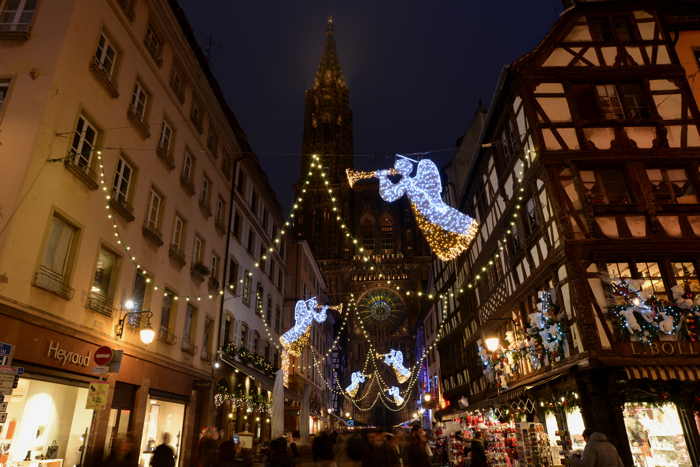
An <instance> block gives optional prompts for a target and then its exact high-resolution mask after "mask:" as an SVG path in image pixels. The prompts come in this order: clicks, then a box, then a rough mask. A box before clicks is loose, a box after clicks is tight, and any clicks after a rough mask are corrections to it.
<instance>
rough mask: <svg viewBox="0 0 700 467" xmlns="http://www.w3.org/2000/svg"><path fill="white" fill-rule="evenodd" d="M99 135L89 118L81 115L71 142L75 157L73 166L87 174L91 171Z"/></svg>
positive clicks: (72, 152)
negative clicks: (93, 153)
mask: <svg viewBox="0 0 700 467" xmlns="http://www.w3.org/2000/svg"><path fill="white" fill-rule="evenodd" d="M97 134H98V133H97V130H96V129H95V126H94V125H93V124H92V123H90V121H89V120H88V119H87V117H85V116H84V115H80V116H79V117H78V123H77V125H76V126H75V133H74V134H73V141H72V142H71V154H72V155H73V164H74V165H76V166H77V167H79V168H81V169H82V170H84V171H85V172H87V171H88V170H89V169H90V164H91V162H92V152H93V150H94V149H95V144H96V143H97Z"/></svg>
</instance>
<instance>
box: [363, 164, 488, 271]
mask: <svg viewBox="0 0 700 467" xmlns="http://www.w3.org/2000/svg"><path fill="white" fill-rule="evenodd" d="M396 157H397V159H396V162H395V163H394V168H393V169H392V170H378V171H376V172H375V176H376V177H377V178H378V179H379V194H380V195H381V197H382V199H383V200H384V201H386V202H388V203H392V202H394V201H396V200H397V199H399V198H401V197H402V196H404V195H406V196H407V197H408V199H409V200H410V201H411V208H412V210H413V215H414V216H415V218H416V223H417V224H418V227H419V228H420V229H421V230H422V231H423V235H425V239H426V240H427V242H428V244H429V245H430V248H431V249H432V250H433V252H435V254H436V255H437V257H438V258H440V259H441V260H443V261H447V260H450V259H453V258H455V257H457V256H458V255H459V254H460V253H461V252H462V251H464V250H466V249H467V248H468V247H469V245H470V244H471V242H472V240H473V239H474V236H475V235H476V233H477V231H478V228H479V226H478V223H477V222H476V220H474V219H472V218H471V217H469V216H467V215H466V214H463V213H461V212H459V211H458V210H457V209H455V208H453V207H451V206H449V205H447V204H446V203H445V202H444V201H443V200H442V181H441V180H440V172H439V170H438V168H437V166H436V165H435V163H434V162H433V161H431V160H429V159H423V160H421V161H414V160H413V159H409V158H407V157H404V156H402V155H400V154H397V155H396ZM414 164H417V168H416V175H415V176H413V177H411V173H412V172H413V165H414ZM394 174H397V175H401V179H400V180H399V181H398V182H396V183H393V182H392V181H391V180H390V179H389V175H394Z"/></svg>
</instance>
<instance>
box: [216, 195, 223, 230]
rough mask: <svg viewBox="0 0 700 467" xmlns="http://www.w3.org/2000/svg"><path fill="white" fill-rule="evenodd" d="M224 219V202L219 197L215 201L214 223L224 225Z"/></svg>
mask: <svg viewBox="0 0 700 467" xmlns="http://www.w3.org/2000/svg"><path fill="white" fill-rule="evenodd" d="M225 217H226V202H225V201H224V199H223V198H222V197H221V196H219V197H218V198H217V199H216V217H215V218H214V219H215V222H216V223H217V224H218V225H224V218H225Z"/></svg>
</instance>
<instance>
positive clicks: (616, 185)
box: [579, 169, 632, 204]
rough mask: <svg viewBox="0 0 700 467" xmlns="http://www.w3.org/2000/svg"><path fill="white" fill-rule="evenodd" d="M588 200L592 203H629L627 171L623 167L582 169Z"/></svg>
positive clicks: (582, 181)
mask: <svg viewBox="0 0 700 467" xmlns="http://www.w3.org/2000/svg"><path fill="white" fill-rule="evenodd" d="M579 176H580V177H581V183H582V185H583V188H584V190H585V194H586V200H587V201H588V202H589V203H591V204H629V203H630V202H631V201H632V199H631V197H630V194H629V190H628V189H627V182H626V178H627V177H625V173H624V171H623V170H621V169H600V170H596V171H593V170H581V171H580V172H579Z"/></svg>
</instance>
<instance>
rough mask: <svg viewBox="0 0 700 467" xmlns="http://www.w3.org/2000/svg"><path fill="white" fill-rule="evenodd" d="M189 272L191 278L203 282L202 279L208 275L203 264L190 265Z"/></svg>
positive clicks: (207, 269)
mask: <svg viewBox="0 0 700 467" xmlns="http://www.w3.org/2000/svg"><path fill="white" fill-rule="evenodd" d="M190 272H191V273H192V277H193V278H195V279H197V280H199V281H203V280H204V277H205V276H208V275H209V268H208V267H206V266H205V265H204V264H202V263H200V262H197V263H194V264H193V265H192V268H191V269H190Z"/></svg>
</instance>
